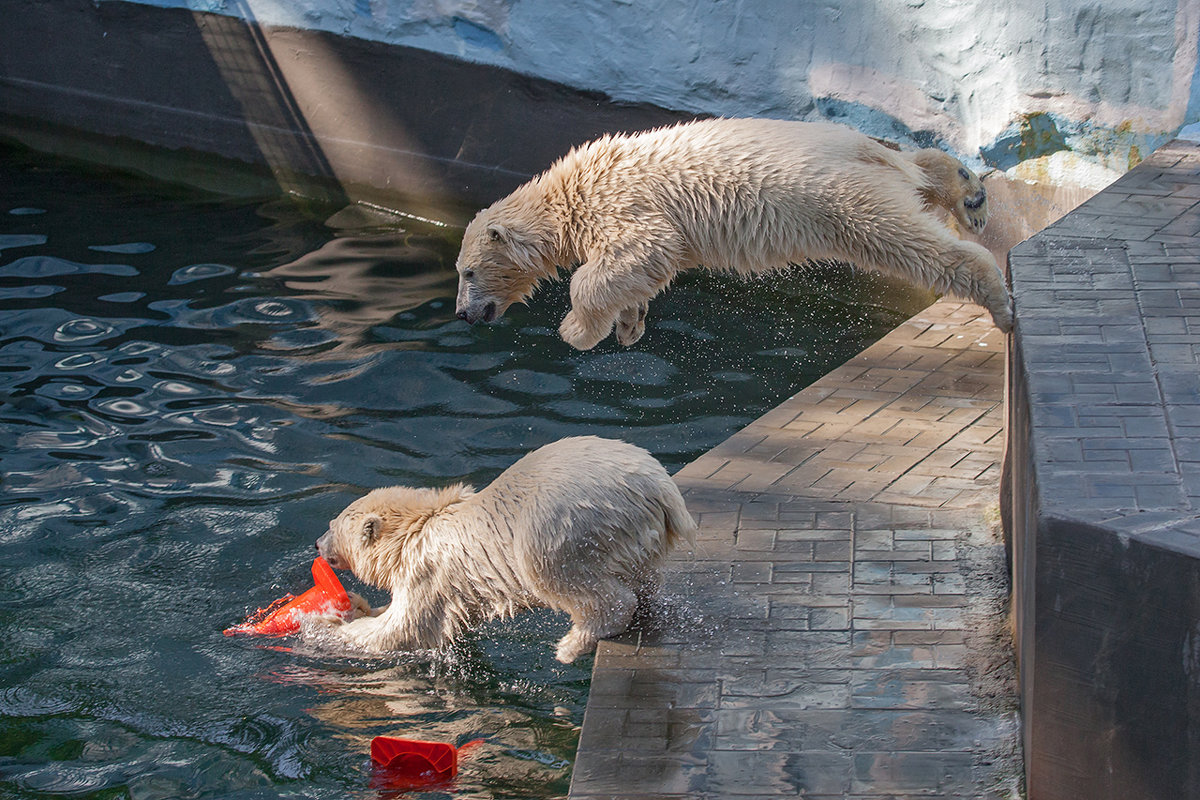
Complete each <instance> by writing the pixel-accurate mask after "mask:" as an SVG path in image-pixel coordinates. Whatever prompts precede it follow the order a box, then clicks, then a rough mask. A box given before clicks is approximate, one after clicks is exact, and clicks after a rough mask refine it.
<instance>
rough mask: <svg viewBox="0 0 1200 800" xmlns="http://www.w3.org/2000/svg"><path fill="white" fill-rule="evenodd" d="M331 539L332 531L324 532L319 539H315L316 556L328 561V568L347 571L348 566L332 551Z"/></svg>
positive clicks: (335, 551)
mask: <svg viewBox="0 0 1200 800" xmlns="http://www.w3.org/2000/svg"><path fill="white" fill-rule="evenodd" d="M333 539H334V537H333V530H332V529H331V530H327V531H325V534H324V535H323V536H321V538H320V539H317V555H319V556H320V557H321V558H323V559H325V560H326V561H328V562H329V566H331V567H333V568H334V569H349V567H350V565H349V564H347V563H346V560H345V559H344V558H342V557H341V555H340V554H339V553H338V552H337V550H335V549H334V547H333Z"/></svg>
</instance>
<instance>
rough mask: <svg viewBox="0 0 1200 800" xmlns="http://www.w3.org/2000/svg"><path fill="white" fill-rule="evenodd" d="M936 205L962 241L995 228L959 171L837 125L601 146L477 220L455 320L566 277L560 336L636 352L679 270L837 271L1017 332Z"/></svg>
mask: <svg viewBox="0 0 1200 800" xmlns="http://www.w3.org/2000/svg"><path fill="white" fill-rule="evenodd" d="M935 206H940V207H942V208H945V209H947V210H949V211H950V212H951V213H952V214H953V215H954V216H955V217H956V218H957V219H958V221H959V222H960V223H962V225H963V226H964V227H965V228H967V229H969V230H972V231H975V232H979V231H982V230H983V227H984V226H985V225H986V224H987V215H988V208H987V193H986V191H985V190H984V188H983V185H982V183H981V182H980V180H979V178H978V176H976V175H975V174H974V173H973V172H971V171H970V170H969V169H967V168H966V167H965V166H963V164H962V163H961V162H960V161H958V159H956V158H954V157H953V156H951V155H949V154H947V153H944V152H942V151H941V150H935V149H927V150H917V151H915V152H900V151H897V150H893V149H891V148H889V147H887V146H886V145H884V144H881V143H880V142H878V141H876V140H874V139H872V138H870V137H868V136H866V135H864V134H861V133H859V132H857V131H855V130H853V129H851V128H847V127H845V126H843V125H837V124H833V123H810V122H785V121H778V120H765V119H711V120H703V121H698V122H688V123H683V124H680V125H675V126H673V127H669V128H660V129H657V130H652V131H646V132H643V133H635V134H629V135H612V136H605V137H603V138H601V139H598V140H596V141H593V142H591V143H588V144H585V145H582V146H580V147H578V148H576V149H574V150H572V151H571V152H570V153H568V154H567V155H566V156H564V157H563V158H562V159H561V160H559V161H558V162H557V163H555V164H554V165H553V166H551V167H550V169H548V170H546V172H544V173H543V174H541V175H540V176H538V177H536V178H534V179H533V180H531V181H529V182H528V183H526V184H524V185H523V186H521V187H519V188H517V189H516V191H514V192H513V193H512V194H510V195H509V196H507V197H505V198H503V199H501V200H498V201H497V202H495V203H493V204H492V205H491V206H490V207H488V208H486V209H484V210H483V211H480V212H479V214H478V215H476V217H475V219H474V220H472V222H471V223H470V225H468V226H467V230H466V234H465V235H464V237H463V244H462V249H461V251H460V252H459V256H458V262H457V270H458V276H459V284H458V296H457V299H456V312H457V314H458V317H459V318H460V319H463V320H465V321H467V322H468V323H471V324H474V323H476V322H480V321H482V322H492V321H494V320H496V319H498V318H499V317H500V316H501V315H502V314H504V312H505V310H506V309H507V308H508V307H509V305H511V304H512V303H515V302H519V301H522V300H525V299H526V298H527V297H528V296H529V295H530V294H531V293H532V292H533V290H534V288H535V287H536V286H537V285H538V283H540V282H541V281H543V280H546V279H552V278H554V277H556V276H557V275H558V270H559V268H562V267H565V268H567V269H571V270H572V271H573V274H572V276H571V310H570V311H569V312H568V313H567V315H566V317H565V318H564V319H563V321H562V324H561V326H560V327H559V333H560V334H561V335H562V338H563V339H564V340H565V341H566V342H568V343H569V344H571V345H572V346H573V347H576V348H578V349H580V350H588V349H590V348H592V347H594V346H595V345H596V344H597V343H599V342H600V341H601V340H603V339H604V338H605V337H606V336H608V334H609V333H610V332H612V330H613V328H614V326H615V327H616V333H617V340H618V341H619V342H620V343H621V344H623V345H631V344H633V343H634V342H636V341H637V340H638V339H639V338H641V336H642V333H643V332H644V331H645V318H646V310H647V307H648V304H649V301H650V299H651V298H653V297H654V296H655V295H656V294H658V293H659V292H660V291H662V290H663V289H665V288H666V287H667V285H668V284H670V282H671V281H672V280H673V279H674V278H675V276H676V275H677V274H679V273H680V272H681V271H683V270H686V269H693V268H695V267H699V266H703V267H707V268H710V269H724V270H732V271H734V272H740V273H753V272H761V271H764V270H771V269H777V268H781V267H786V266H787V265H789V264H799V263H803V262H805V261H809V260H831V261H846V262H850V263H852V264H854V265H856V266H858V267H861V268H864V269H873V270H877V271H879V272H882V273H885V274H887V275H891V276H894V277H897V278H901V279H903V280H906V281H909V282H911V283H914V284H917V285H920V286H924V287H927V288H930V289H933V290H934V291H937V292H945V293H949V294H952V295H955V296H958V297H961V298H964V299H967V300H971V301H973V302H976V303H979V304H980V305H982V306H984V307H985V308H986V309H987V310H988V311H989V312H991V315H992V319H993V320H994V322H995V323H996V325H997V326H998V327H999V328H1000V329H1001V330H1003V331H1006V332H1007V331H1009V330H1011V328H1012V305H1011V301H1010V299H1009V295H1008V290H1007V288H1006V286H1005V284H1004V277H1003V275H1002V274H1001V272H1000V269H999V267H998V266H997V265H996V261H995V259H994V258H993V257H992V255H991V253H989V252H988V251H987V249H985V248H984V247H982V246H981V245H979V244H976V243H974V242H969V241H964V240H962V239H959V238H958V237H957V236H955V235H954V234H953V233H952V232H951V231H950V230H949V228H947V227H946V226H945V225H944V224H942V221H941V220H940V219H939V218H938V216H937V214H936V213H935V212H934V211H933V207H935Z"/></svg>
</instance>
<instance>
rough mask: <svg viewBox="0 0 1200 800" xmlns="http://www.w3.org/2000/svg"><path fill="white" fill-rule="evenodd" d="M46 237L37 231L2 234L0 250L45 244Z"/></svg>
mask: <svg viewBox="0 0 1200 800" xmlns="http://www.w3.org/2000/svg"><path fill="white" fill-rule="evenodd" d="M45 243H46V237H45V236H42V235H41V234H36V233H8V234H0V250H7V249H8V248H10V247H34V246H36V245H39V244H45Z"/></svg>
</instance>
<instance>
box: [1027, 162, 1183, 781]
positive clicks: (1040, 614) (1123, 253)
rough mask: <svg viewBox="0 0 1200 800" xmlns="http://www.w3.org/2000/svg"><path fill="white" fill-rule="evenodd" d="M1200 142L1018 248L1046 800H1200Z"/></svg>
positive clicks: (1036, 733) (1033, 692)
mask: <svg viewBox="0 0 1200 800" xmlns="http://www.w3.org/2000/svg"><path fill="white" fill-rule="evenodd" d="M1197 232H1200V148H1197V146H1196V145H1194V144H1191V143H1188V142H1182V141H1180V142H1174V143H1172V144H1170V145H1168V146H1166V147H1164V148H1162V149H1161V150H1159V151H1158V152H1156V153H1155V154H1154V155H1153V156H1152V157H1151V158H1150V159H1148V160H1147V161H1146V162H1144V163H1143V164H1142V165H1140V166H1139V167H1138V168H1136V169H1134V170H1133V171H1131V172H1130V173H1128V174H1127V175H1125V176H1124V177H1123V178H1121V179H1120V180H1119V181H1117V182H1116V183H1115V184H1113V185H1112V186H1111V187H1109V188H1108V189H1106V190H1105V191H1104V192H1102V193H1100V194H1099V195H1097V196H1096V197H1094V198H1092V199H1091V200H1089V201H1088V202H1086V203H1084V204H1083V205H1082V206H1080V207H1079V208H1078V209H1076V210H1075V211H1074V212H1072V213H1071V214H1069V215H1068V216H1066V217H1064V218H1063V219H1062V220H1060V221H1059V222H1057V223H1055V224H1054V225H1051V226H1050V227H1049V228H1047V229H1046V230H1045V231H1043V232H1041V233H1039V234H1037V235H1036V236H1034V237H1032V238H1031V239H1030V240H1028V241H1027V242H1025V243H1023V244H1021V245H1019V246H1018V247H1016V248H1014V249H1013V250H1012V251H1011V253H1010V256H1009V267H1010V272H1011V280H1012V286H1013V296H1014V301H1015V304H1016V309H1017V324H1016V329H1015V331H1014V335H1013V338H1012V341H1011V344H1010V349H1009V357H1010V360H1009V409H1008V410H1009V431H1008V435H1009V450H1008V464H1009V469H1010V471H1011V472H1010V476H1009V481H1008V485H1009V487H1010V491H1009V493H1008V495H1007V496H1006V497H1005V498H1004V502H1007V503H1009V504H1010V507H1009V508H1008V509H1007V511H1008V512H1009V515H1010V518H1011V531H1010V536H1011V550H1012V554H1013V578H1014V613H1015V616H1016V622H1017V638H1018V650H1019V659H1020V673H1021V695H1022V716H1023V725H1024V744H1025V759H1026V775H1027V783H1028V793H1029V797H1030V798H1031V800H1058V799H1059V798H1061V799H1062V800H1067V799H1068V798H1070V799H1071V800H1075V799H1076V798H1082V797H1086V798H1089V800H1107V799H1109V798H1111V799H1112V800H1117V799H1118V798H1120V799H1121V800H1131V799H1133V798H1146V800H1150V798H1156V799H1159V800H1161V799H1162V798H1197V797H1200V705H1198V701H1200V502H1198V501H1200V240H1198V239H1197V238H1196V236H1195V235H1196V233H1197Z"/></svg>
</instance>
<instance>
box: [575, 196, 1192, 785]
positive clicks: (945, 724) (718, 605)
mask: <svg viewBox="0 0 1200 800" xmlns="http://www.w3.org/2000/svg"><path fill="white" fill-rule="evenodd" d="M1196 198H1197V200H1198V201H1200V193H1198V194H1197V195H1196ZM1094 249H1097V250H1099V251H1102V248H1099V247H1097V248H1094ZM1089 313H1090V310H1089ZM1083 319H1085V320H1086V321H1087V322H1088V323H1089V324H1090V326H1091V328H1093V329H1094V331H1092V333H1094V334H1096V335H1099V336H1101V337H1103V335H1104V334H1105V333H1106V332H1107V333H1108V335H1109V337H1110V339H1112V340H1113V341H1114V342H1115V343H1116V346H1117V347H1118V348H1119V347H1121V346H1122V343H1123V342H1124V341H1125V340H1127V339H1129V340H1131V339H1133V338H1134V337H1133V336H1132V334H1131V333H1130V332H1129V331H1128V330H1127V328H1128V325H1127V324H1123V323H1122V322H1121V321H1119V320H1118V321H1117V322H1116V323H1115V324H1114V326H1113V327H1111V329H1109V328H1106V327H1105V326H1104V325H1102V324H1098V323H1097V320H1096V319H1095V317H1094V316H1090V317H1087V318H1083ZM1083 344H1085V342H1083V341H1081V342H1080V345H1083ZM1003 348H1004V339H1003V337H1002V336H1000V335H999V334H998V332H996V331H995V329H994V328H993V327H992V326H991V325H990V323H989V322H988V321H987V320H986V318H985V316H984V314H983V312H982V310H981V309H979V308H977V307H976V306H972V305H969V304H964V303H959V302H956V301H946V300H944V301H941V302H938V303H935V304H934V305H933V306H931V307H930V308H929V309H926V311H924V312H922V313H921V314H918V315H917V316H916V317H914V318H913V319H912V320H910V321H909V322H907V323H905V324H904V325H901V326H900V328H899V329H897V330H896V331H895V332H894V333H893V334H891V335H889V336H888V337H885V339H883V340H881V341H880V342H879V343H877V344H876V345H875V346H873V347H871V348H869V349H868V350H867V351H865V352H864V353H862V354H860V355H859V356H857V357H855V358H854V359H852V360H851V362H849V363H848V364H846V365H845V366H843V367H842V368H840V369H837V370H834V371H833V372H832V373H830V374H829V375H827V376H825V377H824V378H822V379H821V380H819V381H818V382H817V383H815V384H814V385H813V386H811V387H809V388H808V389H805V390H804V391H802V392H800V393H799V394H798V395H796V396H795V397H793V398H791V399H790V400H788V401H787V402H785V403H783V404H782V405H781V406H779V407H778V408H776V409H775V410H773V411H771V412H769V413H768V414H766V415H764V417H762V418H760V419H759V420H756V421H755V422H754V423H752V424H751V425H750V426H748V427H747V428H746V429H745V430H744V431H742V432H741V433H739V434H738V435H737V436H736V437H734V440H731V441H730V442H728V443H726V444H722V445H719V446H718V447H717V448H714V450H713V451H711V452H710V453H709V454H707V455H706V456H703V457H701V458H700V459H697V460H696V461H694V462H692V464H689V465H688V466H687V467H685V468H684V469H682V470H680V472H679V473H678V474H677V475H676V481H677V482H678V483H679V484H680V486H681V488H682V489H683V490H684V493H685V497H686V499H687V502H688V504H689V509H690V510H691V511H692V512H693V515H694V516H696V517H697V521H698V523H699V525H700V528H701V531H700V537H699V541H698V543H697V546H696V548H695V549H694V550H693V551H692V552H690V553H677V554H675V555H674V556H673V559H672V562H671V564H672V567H671V571H670V572H669V573H668V575H667V576H666V578H665V581H664V583H665V585H666V586H667V587H669V588H670V591H672V592H674V593H676V596H678V597H680V598H681V601H682V603H683V605H684V606H686V607H687V608H688V609H689V610H690V612H691V616H692V619H690V621H689V622H688V623H687V624H684V623H671V622H668V623H666V624H665V625H664V626H663V627H662V629H653V630H651V629H646V630H638V631H631V632H630V633H628V634H625V635H623V636H621V637H617V638H616V639H614V640H610V641H606V642H603V643H601V646H600V648H599V649H598V651H597V657H596V664H595V668H594V674H593V683H592V692H591V695H590V697H589V704H588V710H587V714H586V715H585V719H584V725H583V731H582V733H581V738H580V748H579V753H578V756H577V759H576V766H575V773H574V778H573V781H572V788H571V795H570V796H571V797H572V798H576V800H579V799H580V798H588V799H589V800H590V799H591V798H600V797H620V798H624V799H625V800H636V798H641V797H644V798H650V797H655V798H666V797H688V798H693V799H699V800H704V798H748V799H753V798H766V797H772V798H774V797H781V796H787V797H795V796H802V797H809V798H821V797H827V798H834V797H836V798H841V799H842V800H846V799H847V798H851V799H852V800H853V799H854V798H857V800H889V799H890V798H897V799H898V798H925V797H930V798H932V797H978V798H991V797H998V795H995V794H991V793H989V792H990V789H987V788H981V787H988V786H992V785H999V784H1000V783H1002V782H1004V781H1009V782H1011V780H1013V779H1014V778H1013V776H1014V774H1015V772H1014V770H1019V764H1017V763H1016V762H1014V761H1013V760H1012V759H1011V758H1010V759H1009V761H1008V762H1007V763H1000V762H998V761H997V760H996V758H995V754H994V752H993V745H997V746H1000V747H1001V749H1005V748H1007V750H1008V751H1012V750H1014V749H1015V747H1016V744H1015V738H1016V735H1017V731H1016V729H1015V727H1014V726H1013V724H1012V718H1013V713H1014V712H1013V710H1012V708H1011V707H1004V706H1003V704H1001V706H996V705H995V704H994V703H990V704H986V705H985V704H983V703H981V702H979V700H978V699H977V698H976V696H975V695H974V694H973V691H974V689H973V686H972V683H971V680H972V679H971V677H970V674H969V671H968V670H967V665H968V664H971V663H973V662H972V658H973V657H975V656H973V650H972V645H971V644H969V642H970V641H971V639H970V638H969V636H968V634H969V633H970V632H971V629H972V626H974V625H976V623H977V620H978V618H979V615H980V613H983V612H982V611H981V607H980V604H984V605H986V604H987V603H989V602H990V603H992V604H993V607H994V605H995V604H997V603H998V598H996V597H991V598H990V599H989V598H988V597H986V596H981V595H979V594H977V593H972V592H971V591H970V590H969V587H968V576H969V572H970V570H971V569H972V568H973V567H972V566H971V565H969V564H968V563H966V562H965V561H964V560H963V557H962V555H961V552H960V551H962V548H961V547H960V541H961V540H962V539H963V537H964V536H966V531H969V530H977V529H979V527H980V525H981V519H982V516H983V514H984V513H985V510H986V509H987V508H988V507H989V506H991V505H993V504H994V503H995V501H996V493H997V485H998V480H999V460H1000V455H1001V448H1002V446H1003V433H1002V432H1003V424H1004V419H1003V406H1002V394H1003V373H1004V357H1003ZM1084 351H1085V357H1087V356H1088V354H1087V353H1086V348H1084ZM1110 355H1111V354H1110V353H1105V352H1099V351H1098V352H1096V353H1095V354H1094V356H1095V359H1096V360H1095V363H1096V367H1097V369H1100V368H1102V367H1104V368H1107V366H1108V364H1109V361H1108V358H1109V356H1110ZM1089 374H1090V373H1089ZM1062 380H1064V381H1066V380H1068V378H1062ZM1093 386H1094V388H1095V394H1096V397H1095V398H1094V399H1095V400H1096V401H1097V402H1099V401H1100V400H1101V399H1102V398H1103V399H1106V400H1109V401H1111V402H1114V403H1136V402H1142V401H1146V400H1148V398H1149V394H1147V393H1146V390H1145V389H1140V388H1137V387H1136V386H1134V385H1133V384H1130V386H1134V388H1129V389H1127V390H1125V391H1127V392H1128V393H1129V394H1126V395H1125V396H1124V397H1122V396H1119V395H1118V394H1117V393H1116V392H1115V391H1112V392H1109V391H1108V390H1107V389H1106V388H1105V387H1104V386H1103V385H1102V384H1100V383H1097V382H1095V381H1094V380H1093ZM1196 388H1197V390H1198V391H1200V385H1198V386H1197V387H1196ZM1070 391H1073V387H1072V386H1071V385H1070V384H1069V383H1064V384H1063V386H1062V387H1061V388H1060V392H1061V393H1062V394H1063V396H1064V402H1065V397H1066V395H1067V394H1068V393H1069V392H1070ZM1091 416H1094V417H1097V418H1104V419H1105V420H1108V419H1110V418H1115V420H1116V421H1114V422H1109V421H1104V422H1103V423H1101V424H1096V427H1100V428H1112V429H1113V430H1114V431H1115V432H1114V433H1112V434H1111V436H1113V437H1114V439H1115V437H1119V436H1120V427H1121V425H1122V421H1123V419H1122V415H1106V414H1104V413H1095V414H1092V415H1091ZM1125 416H1128V415H1125ZM1060 421H1061V423H1062V424H1063V426H1064V430H1066V429H1067V428H1068V427H1071V428H1073V427H1075V426H1077V425H1079V424H1081V421H1080V419H1079V418H1078V417H1077V416H1076V415H1075V414H1074V413H1069V414H1065V415H1064V416H1063V417H1062V419H1061V420H1060ZM1198 421H1200V419H1198ZM1084 422H1087V423H1091V420H1084ZM1051 441H1052V442H1057V440H1053V439H1051ZM1064 441H1065V440H1064ZM1195 441H1198V442H1200V430H1198V431H1197V434H1196V437H1195ZM1052 446H1053V448H1054V452H1056V453H1058V454H1060V455H1063V456H1070V457H1071V458H1072V459H1073V460H1074V462H1077V463H1084V456H1085V453H1084V452H1083V451H1082V450H1081V448H1080V447H1079V446H1078V445H1077V444H1076V445H1074V446H1070V445H1064V444H1058V443H1056V444H1053V445H1052ZM1116 450H1117V448H1115V447H1113V448H1111V449H1110V452H1111V451H1116ZM1193 451H1194V452H1195V454H1196V456H1195V459H1194V460H1195V462H1196V463H1197V465H1198V466H1197V470H1196V473H1197V477H1198V479H1200V445H1197V446H1196V447H1194V448H1192V449H1191V450H1189V451H1188V452H1193ZM1100 452H1102V451H1101V450H1100V449H1095V450H1090V451H1088V455H1096V454H1099V453H1100ZM1139 452H1140V453H1142V455H1138V456H1131V455H1130V451H1124V452H1120V453H1118V454H1117V455H1115V456H1113V460H1111V461H1109V462H1107V463H1122V464H1123V465H1124V467H1125V469H1126V471H1128V469H1130V468H1131V464H1132V459H1133V458H1138V459H1141V460H1142V461H1140V462H1139V463H1145V464H1154V463H1158V460H1157V459H1158V458H1159V457H1158V456H1157V455H1156V453H1157V451H1156V450H1154V449H1153V448H1145V449H1143V450H1141V451H1139ZM1097 457H1098V456H1097ZM1122 459H1123V461H1122ZM1079 477H1080V480H1081V485H1083V484H1086V479H1085V477H1084V476H1082V475H1080V476H1079ZM1088 488H1089V490H1099V489H1102V488H1103V487H1100V486H1089V487H1088ZM1197 490H1198V491H1200V480H1198V482H1197ZM1134 501H1136V497H1135V496H1134V495H1133V493H1132V492H1131V493H1130V502H1134ZM962 552H965V551H962ZM673 624H674V625H676V626H677V629H672V627H671V626H672V625H673ZM985 707H986V708H991V709H995V710H993V711H984V710H981V709H982V708H985ZM1001 761H1003V760H1002V759H1001Z"/></svg>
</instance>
